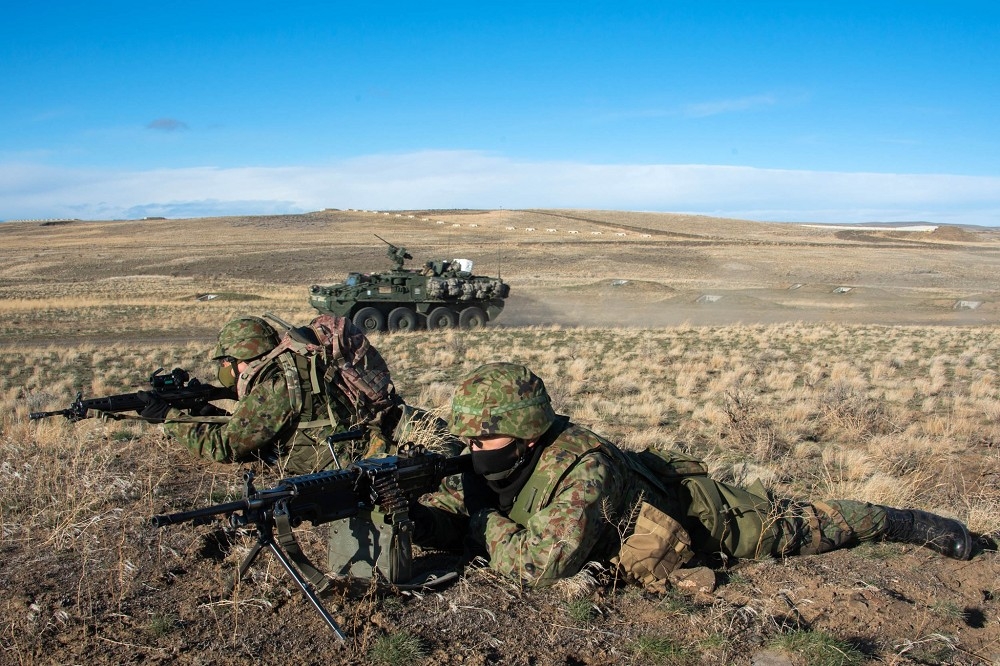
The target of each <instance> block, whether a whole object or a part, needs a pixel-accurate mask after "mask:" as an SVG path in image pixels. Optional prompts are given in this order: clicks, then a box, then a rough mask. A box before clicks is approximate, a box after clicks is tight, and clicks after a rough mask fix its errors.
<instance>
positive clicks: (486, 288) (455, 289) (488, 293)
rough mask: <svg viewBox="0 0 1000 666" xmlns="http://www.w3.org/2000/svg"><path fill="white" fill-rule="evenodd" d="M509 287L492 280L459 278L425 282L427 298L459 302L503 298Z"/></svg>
mask: <svg viewBox="0 0 1000 666" xmlns="http://www.w3.org/2000/svg"><path fill="white" fill-rule="evenodd" d="M507 291H509V287H508V286H507V285H506V284H505V283H504V282H503V281H502V280H498V279H492V278H483V279H476V280H468V279H461V278H454V277H452V278H431V279H429V280H428V281H427V296H428V297H429V298H447V297H452V298H457V299H459V300H463V301H465V300H473V299H490V298H505V297H506V295H507V294H506V293H505V292H507Z"/></svg>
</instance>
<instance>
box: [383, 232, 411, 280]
mask: <svg viewBox="0 0 1000 666" xmlns="http://www.w3.org/2000/svg"><path fill="white" fill-rule="evenodd" d="M373 235H374V236H375V238H377V239H379V240H380V241H382V242H383V243H385V244H386V245H388V246H389V249H388V250H386V251H385V253H386V255H388V257H389V259H391V260H392V265H393V267H394V268H395V269H396V270H397V271H401V270H403V264H404V263H405V262H406V260H407V259H413V255H412V254H410V253H409V252H407V251H406V248H405V247H398V246H396V245H393V244H392V243H390V242H389V241H387V240H386V239H384V238H382V237H381V236H379V235H378V234H373Z"/></svg>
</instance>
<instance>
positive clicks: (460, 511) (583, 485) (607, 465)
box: [417, 424, 659, 585]
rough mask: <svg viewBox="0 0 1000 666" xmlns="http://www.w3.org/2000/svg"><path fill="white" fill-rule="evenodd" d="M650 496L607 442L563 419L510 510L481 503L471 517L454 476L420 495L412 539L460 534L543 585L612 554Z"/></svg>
mask: <svg viewBox="0 0 1000 666" xmlns="http://www.w3.org/2000/svg"><path fill="white" fill-rule="evenodd" d="M654 494H656V491H655V490H653V489H652V488H651V487H650V486H649V485H648V484H647V483H646V482H645V481H644V480H643V479H641V478H637V477H636V476H635V475H633V474H631V473H630V470H629V466H628V463H627V462H626V461H625V459H624V454H623V453H622V452H621V451H619V450H618V449H617V448H616V447H615V446H614V445H613V444H611V443H610V442H608V441H607V440H605V439H603V438H601V437H599V436H598V435H596V434H594V433H593V432H591V431H589V430H587V429H586V428H583V427H581V426H577V425H573V424H568V425H567V426H566V428H565V429H564V430H562V432H560V433H559V434H558V436H557V437H556V438H555V439H554V440H553V441H552V443H551V444H548V445H547V446H546V448H545V450H543V451H542V453H541V455H540V457H539V459H538V462H537V464H536V465H535V469H534V471H533V473H532V474H531V477H530V479H529V480H528V482H527V483H526V484H525V486H524V488H522V490H521V492H520V493H519V495H518V497H517V498H516V499H515V501H514V506H513V508H511V509H510V510H509V511H506V512H505V511H501V510H499V509H486V510H482V511H478V512H477V513H476V514H475V515H474V516H472V517H471V518H470V517H469V516H468V511H467V510H466V508H465V503H464V499H463V497H464V495H463V491H462V485H461V477H459V476H454V477H449V478H448V479H446V480H445V482H444V483H443V484H442V487H441V489H440V490H439V491H437V492H435V493H433V494H432V495H428V496H425V497H424V498H422V500H421V502H422V504H424V506H427V507H428V508H429V509H430V511H426V512H423V515H424V516H425V517H426V519H427V520H426V521H424V522H426V523H427V524H425V525H421V526H420V530H418V534H417V536H418V543H420V545H434V546H438V547H443V548H452V549H458V548H461V547H462V546H463V541H462V537H463V535H464V536H465V542H464V545H465V546H466V547H467V548H468V547H469V546H470V545H472V547H473V550H480V551H483V550H484V551H485V552H486V553H488V555H489V563H490V567H491V568H493V569H496V570H497V571H499V572H501V573H503V574H505V575H507V576H509V577H511V578H513V579H515V580H519V581H521V582H522V583H525V584H528V585H543V584H546V583H551V582H553V581H554V580H556V579H558V578H564V577H566V576H572V575H573V574H575V573H577V572H578V571H579V570H580V569H581V568H582V567H583V566H584V565H585V564H586V563H587V562H590V561H595V560H596V561H607V560H609V559H610V558H611V557H613V556H614V555H616V554H617V553H618V550H619V548H620V547H621V536H622V535H623V534H627V531H628V528H629V520H630V518H631V514H632V509H633V507H635V506H637V505H638V504H639V501H640V498H641V497H645V498H649V497H651V496H653V495H654ZM658 503H659V502H658Z"/></svg>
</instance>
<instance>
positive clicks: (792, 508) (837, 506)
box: [769, 500, 886, 557]
mask: <svg viewBox="0 0 1000 666" xmlns="http://www.w3.org/2000/svg"><path fill="white" fill-rule="evenodd" d="M773 506H774V513H773V516H769V519H770V520H771V521H772V522H771V530H772V533H773V534H774V537H775V538H774V541H773V542H772V545H771V548H770V551H771V552H770V553H769V554H770V555H773V556H776V557H780V556H783V555H796V554H800V555H815V554H817V553H826V552H829V551H831V550H836V549H837V548H843V547H845V546H852V545H854V544H857V543H859V542H862V541H873V540H875V539H878V538H879V537H881V536H882V535H883V534H884V533H885V527H886V515H885V509H884V508H883V507H881V506H879V505H877V504H870V503H868V502H857V501H854V500H827V501H825V502H813V503H805V502H796V501H794V500H778V501H776V502H774V503H773Z"/></svg>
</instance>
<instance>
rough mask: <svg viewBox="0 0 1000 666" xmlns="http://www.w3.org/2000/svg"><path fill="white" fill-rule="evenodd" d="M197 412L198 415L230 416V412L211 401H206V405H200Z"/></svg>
mask: <svg viewBox="0 0 1000 666" xmlns="http://www.w3.org/2000/svg"><path fill="white" fill-rule="evenodd" d="M195 414H196V415H197V416H229V412H227V411H226V410H224V409H222V408H221V407H216V406H215V405H213V404H212V403H210V402H206V403H205V404H204V405H202V406H201V407H199V408H198V410H197V411H196V412H195Z"/></svg>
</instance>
